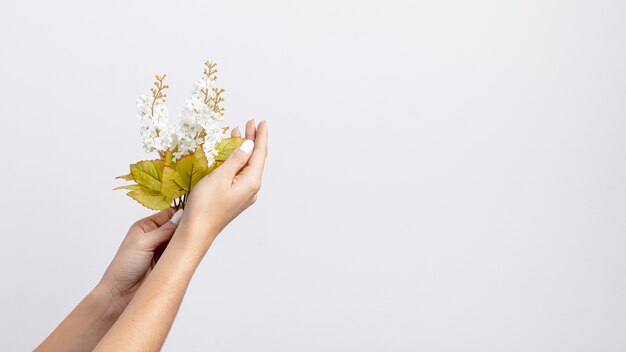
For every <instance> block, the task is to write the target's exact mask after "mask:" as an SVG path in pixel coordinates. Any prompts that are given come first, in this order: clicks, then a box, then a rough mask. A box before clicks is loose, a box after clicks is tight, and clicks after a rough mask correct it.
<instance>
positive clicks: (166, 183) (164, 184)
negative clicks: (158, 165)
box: [161, 165, 187, 198]
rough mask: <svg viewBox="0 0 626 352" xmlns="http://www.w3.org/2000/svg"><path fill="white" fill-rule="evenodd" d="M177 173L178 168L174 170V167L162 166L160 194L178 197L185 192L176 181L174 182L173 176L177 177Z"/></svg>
mask: <svg viewBox="0 0 626 352" xmlns="http://www.w3.org/2000/svg"><path fill="white" fill-rule="evenodd" d="M177 175H178V170H176V169H175V168H174V167H172V166H168V165H165V166H163V173H162V176H161V193H162V194H164V195H166V196H168V197H170V198H178V197H181V196H182V195H183V194H186V193H187V191H185V189H183V188H182V187H181V186H179V185H178V184H177V183H176V182H174V178H175V177H177Z"/></svg>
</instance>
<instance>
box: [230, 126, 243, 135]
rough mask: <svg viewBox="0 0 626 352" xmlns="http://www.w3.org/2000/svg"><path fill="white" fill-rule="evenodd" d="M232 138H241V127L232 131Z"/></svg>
mask: <svg viewBox="0 0 626 352" xmlns="http://www.w3.org/2000/svg"><path fill="white" fill-rule="evenodd" d="M230 136H231V137H241V132H240V131H239V127H235V128H233V130H232V131H230Z"/></svg>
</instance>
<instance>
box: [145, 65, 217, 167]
mask: <svg viewBox="0 0 626 352" xmlns="http://www.w3.org/2000/svg"><path fill="white" fill-rule="evenodd" d="M204 64H205V69H204V72H203V76H202V78H201V79H200V80H199V81H198V82H197V83H196V84H195V86H194V89H193V91H192V93H191V97H190V98H189V99H187V101H186V102H185V107H184V109H183V111H182V113H181V116H180V125H179V126H170V124H169V115H168V110H167V106H165V100H166V98H167V94H165V90H166V89H167V88H169V86H168V85H166V84H165V83H164V80H165V75H162V76H158V75H157V76H156V80H155V82H154V87H153V88H151V89H150V93H151V94H149V95H141V96H140V97H139V100H138V101H137V117H138V118H139V120H140V122H141V138H142V141H143V148H144V150H145V151H146V152H154V151H156V152H158V153H159V155H161V156H163V155H164V154H165V153H167V152H168V151H171V152H172V153H173V158H174V160H177V159H180V158H182V157H184V156H185V155H189V154H192V153H193V152H194V151H195V150H196V148H197V147H198V146H202V147H203V150H204V153H205V155H206V157H207V160H208V162H209V165H211V164H212V163H213V162H214V158H215V156H216V155H217V151H216V149H215V145H216V144H217V143H219V142H220V141H221V140H222V139H223V138H224V129H223V128H222V127H221V124H220V123H221V121H222V120H223V119H224V108H223V107H222V106H221V103H222V102H223V101H224V98H223V97H222V93H223V92H224V89H222V88H217V87H216V80H217V75H216V74H217V68H216V67H217V64H215V63H213V62H210V61H207V62H205V63H204Z"/></svg>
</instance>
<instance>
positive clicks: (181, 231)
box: [94, 224, 214, 351]
mask: <svg viewBox="0 0 626 352" xmlns="http://www.w3.org/2000/svg"><path fill="white" fill-rule="evenodd" d="M181 225H182V224H181ZM191 232H192V230H191V229H190V228H189V227H188V226H179V227H178V229H177V230H176V233H175V234H174V236H173V238H172V240H171V241H170V243H169V244H168V246H167V249H166V251H165V252H164V253H163V256H161V258H160V259H159V261H158V263H157V265H156V266H155V267H154V269H153V270H152V272H151V273H150V275H149V276H148V278H147V279H146V281H145V282H144V283H143V285H142V286H141V288H140V289H139V290H138V291H137V293H136V294H135V297H134V298H133V300H132V301H131V302H130V304H129V305H128V307H127V308H126V310H125V311H124V313H123V314H122V315H121V316H120V317H119V319H118V320H117V322H116V323H115V325H113V327H111V329H110V330H109V331H108V333H107V334H106V335H105V336H104V338H103V339H102V340H101V341H100V343H99V344H98V345H97V347H96V349H95V350H94V351H111V350H115V351H158V350H160V348H161V346H162V344H163V342H164V341H165V338H166V337H167V334H168V332H169V330H170V328H171V326H172V323H173V321H174V318H175V317H176V313H177V312H178V309H179V307H180V304H181V302H182V299H183V297H184V295H185V291H186V289H187V286H188V285H189V282H190V281H191V277H192V276H193V273H194V272H195V270H196V268H197V267H198V264H199V263H200V261H201V260H202V257H203V256H204V254H205V253H206V251H207V250H208V248H209V246H210V244H211V243H212V241H213V238H214V236H211V237H209V238H205V240H204V241H203V242H204V243H198V241H192V240H190V237H191V235H192V234H191Z"/></svg>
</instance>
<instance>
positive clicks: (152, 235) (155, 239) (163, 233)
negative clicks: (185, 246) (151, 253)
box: [145, 209, 183, 248]
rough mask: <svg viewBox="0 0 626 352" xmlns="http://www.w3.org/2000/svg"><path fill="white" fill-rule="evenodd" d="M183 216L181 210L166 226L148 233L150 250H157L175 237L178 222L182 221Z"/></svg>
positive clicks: (147, 239)
mask: <svg viewBox="0 0 626 352" xmlns="http://www.w3.org/2000/svg"><path fill="white" fill-rule="evenodd" d="M182 216H183V210H182V209H179V210H178V211H176V213H174V215H172V218H171V219H170V220H169V221H167V222H166V223H165V224H163V225H161V226H159V227H157V228H156V229H154V230H152V231H150V232H148V233H146V235H145V236H146V242H148V245H149V246H150V248H157V247H158V246H160V245H161V244H163V243H165V242H167V241H169V240H170V239H171V238H172V236H173V235H174V231H176V228H177V227H178V222H179V221H180V219H181V218H182Z"/></svg>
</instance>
